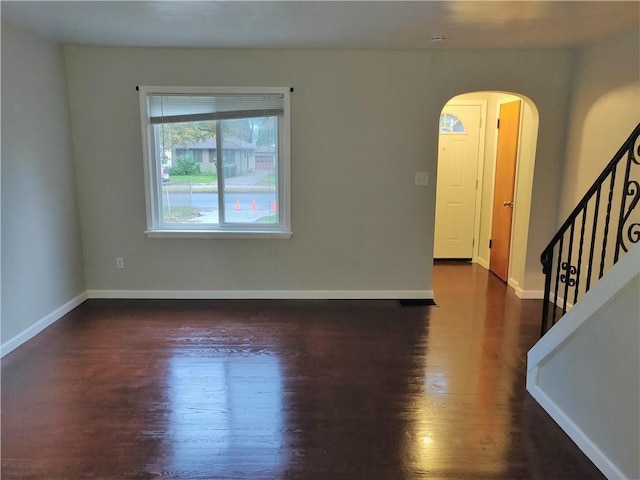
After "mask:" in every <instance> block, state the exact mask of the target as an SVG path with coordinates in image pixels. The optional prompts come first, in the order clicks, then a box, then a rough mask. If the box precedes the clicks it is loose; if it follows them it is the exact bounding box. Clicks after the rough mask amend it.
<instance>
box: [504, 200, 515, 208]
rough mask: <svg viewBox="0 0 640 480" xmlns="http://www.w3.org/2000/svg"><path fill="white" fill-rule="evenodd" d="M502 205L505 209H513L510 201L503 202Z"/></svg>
mask: <svg viewBox="0 0 640 480" xmlns="http://www.w3.org/2000/svg"><path fill="white" fill-rule="evenodd" d="M502 205H504V206H505V207H511V208H513V200H511V201H510V202H504V203H503V204H502Z"/></svg>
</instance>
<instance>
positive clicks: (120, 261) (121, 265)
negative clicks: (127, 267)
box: [116, 257, 124, 268]
mask: <svg viewBox="0 0 640 480" xmlns="http://www.w3.org/2000/svg"><path fill="white" fill-rule="evenodd" d="M116 268H124V259H123V258H122V257H116Z"/></svg>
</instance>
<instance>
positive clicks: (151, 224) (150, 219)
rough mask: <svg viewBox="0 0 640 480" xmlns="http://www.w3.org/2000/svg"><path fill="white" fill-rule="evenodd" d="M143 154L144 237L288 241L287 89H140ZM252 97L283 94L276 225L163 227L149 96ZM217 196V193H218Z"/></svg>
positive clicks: (159, 173) (279, 131)
mask: <svg viewBox="0 0 640 480" xmlns="http://www.w3.org/2000/svg"><path fill="white" fill-rule="evenodd" d="M138 91H139V99H140V119H141V128H142V153H143V159H144V162H143V165H144V182H145V185H144V186H145V200H146V213H147V229H146V230H145V232H144V233H145V234H146V235H147V237H152V238H153V237H155V238H285V239H286V238H291V236H292V235H293V233H292V231H291V173H290V172H291V153H290V152H291V148H290V130H291V120H290V93H291V91H292V89H290V88H280V87H170V86H155V87H154V86H139V87H138ZM185 94H186V95H188V94H192V95H216V94H218V95H220V94H226V95H229V94H231V95H233V94H237V95H243V94H244V95H251V94H253V95H255V94H282V95H283V107H284V108H283V111H284V113H283V115H282V116H279V117H278V149H277V150H278V151H277V168H276V171H277V176H278V184H277V189H278V193H277V196H278V207H277V208H278V220H279V222H278V223H277V224H266V223H260V224H228V223H221V224H193V225H191V224H189V225H186V224H184V225H183V224H171V225H170V226H167V225H164V224H163V221H162V219H161V213H160V212H162V198H161V196H162V178H161V171H160V168H159V166H158V164H157V162H156V152H155V144H154V134H153V125H152V124H151V122H150V119H149V106H148V97H149V96H150V95H169V96H170V95H185ZM218 194H219V195H220V192H219V193H218Z"/></svg>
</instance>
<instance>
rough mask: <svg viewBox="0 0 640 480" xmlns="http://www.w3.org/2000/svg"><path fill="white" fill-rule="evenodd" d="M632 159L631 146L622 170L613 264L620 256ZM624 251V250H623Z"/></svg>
mask: <svg viewBox="0 0 640 480" xmlns="http://www.w3.org/2000/svg"><path fill="white" fill-rule="evenodd" d="M632 158H633V145H632V146H631V147H630V148H629V152H628V154H627V165H626V168H625V169H624V183H623V184H622V202H621V207H620V216H619V217H618V234H617V235H616V249H615V253H614V255H613V263H617V262H618V257H619V255H620V247H621V246H622V230H623V229H624V223H625V222H624V220H625V215H624V214H625V208H626V206H627V192H628V187H629V173H630V172H631V160H632ZM625 251H626V250H625Z"/></svg>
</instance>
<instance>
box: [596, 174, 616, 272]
mask: <svg viewBox="0 0 640 480" xmlns="http://www.w3.org/2000/svg"><path fill="white" fill-rule="evenodd" d="M616 166H617V165H615V164H614V165H613V168H612V169H611V182H610V183H609V199H608V201H607V216H606V217H605V219H604V238H603V239H602V256H601V257H600V273H599V275H598V279H600V278H602V275H604V261H605V258H606V257H607V237H608V236H609V221H610V220H611V204H612V202H613V189H614V188H615V185H616Z"/></svg>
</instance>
